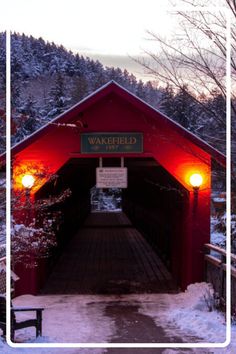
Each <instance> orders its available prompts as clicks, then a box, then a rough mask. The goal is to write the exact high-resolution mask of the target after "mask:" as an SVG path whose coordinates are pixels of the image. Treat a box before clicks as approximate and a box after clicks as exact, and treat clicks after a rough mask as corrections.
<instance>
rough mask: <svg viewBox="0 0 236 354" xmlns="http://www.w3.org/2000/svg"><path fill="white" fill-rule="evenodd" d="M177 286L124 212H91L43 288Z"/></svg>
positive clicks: (98, 290)
mask: <svg viewBox="0 0 236 354" xmlns="http://www.w3.org/2000/svg"><path fill="white" fill-rule="evenodd" d="M175 291H176V286H175V285H174V281H173V279H172V277H171V274H170V273H169V272H168V270H167V269H166V267H165V266H164V264H163V263H162V261H161V260H160V259H159V257H158V256H157V255H156V253H155V252H154V251H153V250H152V248H151V247H150V246H149V244H148V243H147V242H146V241H145V239H144V238H143V237H142V235H141V234H140V233H139V232H138V231H137V230H136V229H135V228H134V227H132V225H131V223H130V220H129V219H128V218H127V217H126V215H125V214H123V213H93V214H90V215H89V217H88V219H87V220H86V222H85V224H84V226H83V227H82V228H81V229H80V230H79V231H78V233H77V234H76V235H75V237H74V238H73V239H72V240H71V242H70V244H69V245H68V246H67V248H66V249H65V251H64V253H63V254H62V256H61V257H60V259H59V261H58V263H57V264H56V266H55V268H54V271H53V272H52V274H51V276H50V277H49V279H48V281H47V283H46V285H45V287H44V289H43V290H42V293H44V294H127V293H145V292H147V293H157V292H175Z"/></svg>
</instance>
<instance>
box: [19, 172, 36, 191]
mask: <svg viewBox="0 0 236 354" xmlns="http://www.w3.org/2000/svg"><path fill="white" fill-rule="evenodd" d="M21 182H22V184H23V186H24V187H25V188H26V191H27V190H28V191H30V189H31V188H32V187H33V185H34V182H35V178H34V176H32V175H24V176H23V177H22V180H21Z"/></svg>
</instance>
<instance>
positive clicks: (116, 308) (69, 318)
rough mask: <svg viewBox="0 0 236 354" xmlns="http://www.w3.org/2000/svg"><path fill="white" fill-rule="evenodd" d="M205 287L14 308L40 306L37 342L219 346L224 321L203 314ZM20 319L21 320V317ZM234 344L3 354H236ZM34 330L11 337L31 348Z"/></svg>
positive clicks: (49, 300) (45, 300) (54, 299)
mask: <svg viewBox="0 0 236 354" xmlns="http://www.w3.org/2000/svg"><path fill="white" fill-rule="evenodd" d="M206 288H207V287H206V284H204V283H203V284H195V285H192V286H191V287H190V288H189V290H188V291H187V292H185V293H181V294H134V295H112V296H107V295H106V296H104V295H96V296H94V295H93V296H90V295H45V296H32V295H24V296H20V297H18V298H16V299H14V304H15V305H17V306H26V305H27V306H29V305H31V306H44V307H45V311H44V313H43V337H42V338H40V339H38V341H39V342H44V343H45V342H51V343H52V342H54V343H55V342H67V343H75V342H84V343H86V342H87V343H88V342H98V343H99V342H100V343H101V342H105V343H109V342H110V343H111V342H132V343H138V342H148V343H155V342H156V343H158V342H169V343H176V342H185V343H188V342H192V343H197V342H209V341H210V342H212V343H214V342H223V341H224V339H225V326H224V319H223V316H222V315H221V314H219V313H217V312H215V311H213V312H208V311H207V306H206V303H205V302H204V299H203V297H202V295H203V294H204V291H205V290H206ZM25 316H26V315H25V314H24V315H23V314H21V318H23V317H24V318H25ZM232 333H233V336H234V341H233V343H232V344H231V346H230V347H229V348H227V349H223V348H221V349H213V348H211V349H195V348H194V349H153V350H152V349H129V350H128V349H122V350H121V349H111V348H108V349H102V348H101V349H79V348H76V349H68V348H66V349H61V348H60V349H58V348H50V349H45V348H44V349H42V348H40V349H36V348H34V349H32V348H29V349H22V348H17V349H11V348H9V347H7V346H6V345H2V348H1V342H0V351H1V349H3V350H2V352H3V353H4V354H12V353H17V354H21V353H25V354H31V353H35V354H41V353H42V354H43V353H45V354H54V353H55V354H57V353H58V354H63V353H65V354H77V353H78V354H85V353H89V354H102V353H107V354H116V353H117V354H119V353H122V354H126V353H127V354H136V353H138V354H152V353H163V354H171V353H178V354H179V353H193V352H194V353H199V354H200V353H201V354H203V353H236V328H235V327H234V329H233V332H232ZM34 335H35V333H34V329H30V328H27V329H23V330H19V331H17V333H16V340H17V341H18V342H33V343H35V342H36V341H35V336H34Z"/></svg>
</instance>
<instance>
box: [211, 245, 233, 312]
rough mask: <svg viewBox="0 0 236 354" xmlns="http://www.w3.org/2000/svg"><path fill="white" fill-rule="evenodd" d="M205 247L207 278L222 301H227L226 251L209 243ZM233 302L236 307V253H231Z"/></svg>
mask: <svg viewBox="0 0 236 354" xmlns="http://www.w3.org/2000/svg"><path fill="white" fill-rule="evenodd" d="M204 248H205V280H206V281H207V282H209V283H211V284H212V285H213V288H214V290H215V292H216V293H217V294H218V295H219V298H220V300H221V303H222V304H224V303H225V301H226V251H225V250H224V249H223V248H220V247H218V246H215V245H212V244H210V243H207V244H205V245H204ZM231 303H232V309H236V255H235V254H232V253H231Z"/></svg>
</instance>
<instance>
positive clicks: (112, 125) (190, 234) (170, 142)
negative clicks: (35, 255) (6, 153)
mask: <svg viewBox="0 0 236 354" xmlns="http://www.w3.org/2000/svg"><path fill="white" fill-rule="evenodd" d="M12 157H13V177H14V178H15V180H14V183H15V184H14V185H15V189H21V188H23V187H22V184H21V180H22V177H23V173H26V172H27V174H32V175H33V174H34V173H35V170H34V168H35V167H32V166H35V164H37V170H38V171H40V169H43V168H45V167H47V168H48V169H49V170H50V173H53V174H54V173H57V174H58V176H59V187H58V186H57V188H59V189H60V188H61V190H63V189H65V188H66V187H69V188H70V189H71V190H72V195H71V197H70V198H69V201H67V202H66V203H67V204H66V207H64V209H63V214H64V227H63V229H62V230H60V241H61V243H60V244H61V253H62V254H63V252H64V251H65V249H67V248H66V247H67V246H66V245H67V241H69V239H70V236H71V235H72V234H73V233H74V234H75V233H76V230H77V229H78V228H81V227H83V228H85V226H84V224H83V223H84V220H86V217H87V216H88V215H89V213H90V189H91V188H92V187H93V186H94V185H95V184H96V172H95V170H96V168H97V167H99V166H100V167H101V163H102V166H103V167H120V166H122V167H127V171H128V184H127V188H124V189H123V190H122V208H123V212H124V213H125V214H126V216H127V217H128V218H129V219H123V221H122V223H124V224H126V227H127V228H128V227H129V226H130V225H128V224H129V220H131V222H132V223H133V225H134V226H135V227H136V228H137V229H138V230H140V231H141V232H142V234H143V236H144V237H146V240H147V243H148V244H149V246H150V245H151V246H152V248H153V249H154V250H155V252H157V253H158V254H159V257H160V259H162V262H163V263H164V264H165V266H166V267H167V268H168V270H167V271H168V272H170V274H171V276H172V278H173V279H174V281H175V282H176V283H177V284H178V286H180V287H181V288H182V289H185V288H186V286H187V285H188V284H190V283H192V282H197V281H202V280H203V260H204V259H203V258H204V257H203V245H204V243H207V242H209V238H210V195H211V160H212V158H213V159H215V160H216V161H217V162H218V163H220V164H222V165H225V157H224V156H223V155H222V154H221V153H220V152H218V151H217V150H215V149H214V148H213V147H211V146H209V145H208V144H206V143H205V142H204V141H202V140H201V139H199V138H198V137H196V136H195V135H194V134H192V133H190V132H189V131H187V130H185V129H184V128H183V127H181V126H180V125H178V124H176V123H175V122H173V121H172V120H171V119H169V118H168V117H166V116H164V115H163V114H162V113H160V112H159V111H157V110H156V109H154V108H153V107H151V106H150V105H148V104H146V103H145V102H143V101H142V100H140V99H139V98H138V97H136V96H135V95H133V94H132V93H130V92H128V91H127V90H126V89H124V88H123V87H121V86H120V85H118V84H117V83H115V82H109V83H108V84H106V85H105V86H103V87H101V88H100V89H99V90H97V91H96V92H94V93H93V94H91V95H90V96H88V97H86V98H85V99H83V100H82V101H81V102H79V103H78V104H77V105H75V106H74V107H72V108H71V109H69V110H68V111H66V112H65V113H63V114H61V115H60V116H59V117H57V118H56V119H54V120H53V122H51V123H49V124H48V125H46V126H44V127H43V128H41V129H40V130H38V131H37V132H35V133H34V134H32V135H31V136H30V137H28V138H27V139H26V140H24V141H23V142H21V143H20V144H18V145H16V146H15V147H14V148H13V149H12ZM19 171H24V172H22V173H19ZM196 174H197V178H200V181H197V182H196V184H197V186H195V187H193V184H194V183H195V182H194V181H193V180H191V176H192V175H196ZM199 175H200V177H199ZM45 182H46V181H43V182H42V184H41V185H39V184H36V185H34V186H33V187H32V190H31V196H32V202H33V199H34V198H42V197H44V196H45V195H48V194H50V193H51V189H52V188H53V186H52V185H51V184H49V185H47V183H45ZM198 182H199V183H198ZM23 202H24V201H22V203H23ZM105 217H106V216H105V215H103V218H105ZM109 217H110V218H111V216H108V218H109ZM123 217H124V215H123ZM90 218H91V216H90ZM124 220H126V221H124ZM127 220H128V221H127ZM93 222H94V221H93ZM86 223H87V225H88V221H86ZM86 223H85V225H86ZM100 226H101V225H100ZM88 229H89V228H87V230H88ZM94 230H95V229H93V228H92V227H91V224H90V234H91V233H92V232H93V233H94V232H95V231H94ZM126 231H127V230H126ZM131 233H132V232H130V231H129V234H131ZM87 234H88V235H87ZM87 234H86V235H87V236H86V239H89V237H90V234H89V233H88V231H87ZM113 234H114V235H115V231H114V230H113V229H112V228H111V229H110V234H109V242H110V243H109V246H108V244H107V243H105V246H104V247H107V249H109V252H110V253H111V252H112V247H113V245H114V247H117V246H115V244H116V245H117V244H120V241H119V240H118V241H117V240H115V236H114V239H113ZM102 235H103V236H104V235H105V232H103V234H102ZM134 239H135V237H134V235H133V240H134ZM72 242H73V239H72ZM113 242H114V243H113ZM140 244H141V243H140ZM77 246H78V245H77V244H76V245H75V246H74V247H75V249H77V248H76V247H77ZM149 246H148V247H149ZM81 247H82V246H81ZM92 247H93V246H91V247H90V248H92ZM135 247H136V246H133V248H132V250H131V251H130V257H131V258H132V257H136V258H137V257H138V256H137V255H136V256H134V253H135ZM140 247H141V246H140ZM142 247H143V246H142ZM142 247H141V249H142ZM97 249H98V248H97ZM81 250H82V248H80V246H78V249H77V258H78V257H81V258H82V259H83V262H86V259H87V262H92V259H91V258H89V257H90V256H86V255H85V254H84V253H83V252H82V251H81ZM148 250H149V251H147V250H146V249H145V250H144V249H143V251H142V250H141V251H140V249H139V251H138V253H137V254H138V255H139V257H141V258H142V257H144V253H145V252H146V261H147V262H151V261H150V258H151V257H152V256H151V253H150V252H151V250H150V249H148ZM103 251H104V248H103ZM84 252H87V251H84ZM101 252H102V251H101ZM118 252H124V254H126V253H127V255H128V256H127V257H129V252H128V251H127V250H124V249H123V251H122V249H121V250H119V251H118ZM149 255H150V257H149ZM86 257H87V258H86ZM101 257H102V256H101ZM101 257H100V258H101ZM98 258H99V255H98ZM100 258H99V259H100ZM100 261H101V259H100ZM126 261H127V260H126ZM153 262H154V261H153ZM54 263H55V262H54ZM84 264H85V263H83V266H84ZM106 266H107V267H109V264H108V263H104V265H103V267H104V268H106ZM126 266H127V267H128V266H129V265H128V263H127V265H126ZM151 266H152V265H151V263H150V265H149V267H151ZM114 267H115V266H114ZM65 268H66V266H65V264H64V265H63V269H64V270H65ZM104 268H101V272H103V271H104V272H105V269H104ZM50 269H51V268H50V267H49V265H48V264H47V262H44V263H41V265H40V266H39V267H38V268H36V269H34V270H26V269H23V268H21V269H20V268H19V269H18V273H20V274H18V275H19V276H20V278H21V280H20V281H19V284H18V285H17V287H18V293H26V292H31V293H37V292H39V291H40V290H41V289H42V288H43V286H44V283H45V281H46V279H47V278H48V276H49V273H50ZM54 269H55V265H54ZM63 269H60V270H58V271H59V272H61V273H63V271H64V270H63ZM102 269H103V271H102ZM136 271H137V269H136ZM76 272H79V270H78V269H77V271H76ZM133 272H134V273H135V269H133ZM134 273H133V274H134ZM65 281H66V280H65ZM74 281H75V282H76V278H74ZM77 281H79V280H77ZM88 283H89V279H88ZM150 291H151V290H150Z"/></svg>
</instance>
